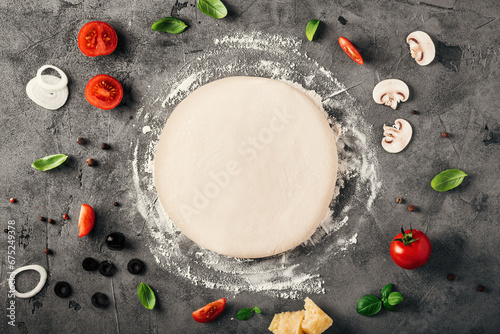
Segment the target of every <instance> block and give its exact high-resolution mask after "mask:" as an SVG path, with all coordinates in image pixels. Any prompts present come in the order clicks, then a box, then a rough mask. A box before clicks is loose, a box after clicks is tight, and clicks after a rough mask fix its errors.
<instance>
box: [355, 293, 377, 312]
mask: <svg viewBox="0 0 500 334" xmlns="http://www.w3.org/2000/svg"><path fill="white" fill-rule="evenodd" d="M381 308H382V301H381V300H380V299H378V298H377V297H376V296H374V295H365V296H363V297H361V298H360V299H359V300H358V303H357V304H356V310H357V311H358V313H359V314H361V315H366V316H368V317H369V316H371V315H374V314H377V313H378V312H379V311H380V309H381Z"/></svg>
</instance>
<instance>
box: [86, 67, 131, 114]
mask: <svg viewBox="0 0 500 334" xmlns="http://www.w3.org/2000/svg"><path fill="white" fill-rule="evenodd" d="M85 98H86V99H87V101H89V103H90V104H91V105H93V106H94V107H97V108H99V109H104V110H109V109H113V108H114V107H116V106H117V105H119V104H120V102H121V100H122V98H123V88H122V85H121V84H120V82H119V81H118V80H116V79H115V78H113V77H112V76H109V75H107V74H99V75H96V76H95V77H93V78H92V79H90V80H89V82H88V83H87V86H86V87H85Z"/></svg>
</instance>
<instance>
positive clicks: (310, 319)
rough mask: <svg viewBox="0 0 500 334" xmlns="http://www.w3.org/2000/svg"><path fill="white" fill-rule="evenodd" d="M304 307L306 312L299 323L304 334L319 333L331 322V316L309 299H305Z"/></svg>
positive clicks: (328, 326)
mask: <svg viewBox="0 0 500 334" xmlns="http://www.w3.org/2000/svg"><path fill="white" fill-rule="evenodd" d="M304 308H305V309H306V311H305V312H306V314H305V316H304V320H303V321H302V324H301V326H302V330H303V331H304V334H321V333H323V332H324V331H326V330H327V329H328V328H330V326H331V325H332V324H333V320H332V318H330V317H329V316H328V314H326V313H325V312H324V311H323V310H322V309H320V308H319V307H318V306H317V305H316V304H314V302H313V301H312V300H311V299H309V298H306V299H305V306H304Z"/></svg>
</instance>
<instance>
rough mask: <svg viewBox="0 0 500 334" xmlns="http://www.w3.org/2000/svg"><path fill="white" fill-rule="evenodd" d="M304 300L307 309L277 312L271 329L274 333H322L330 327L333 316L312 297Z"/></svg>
mask: <svg viewBox="0 0 500 334" xmlns="http://www.w3.org/2000/svg"><path fill="white" fill-rule="evenodd" d="M304 301H305V304H304V308H305V311H304V310H303V311H297V312H283V313H277V314H275V315H274V318H273V321H271V325H269V330H270V331H271V332H273V333H274V334H321V333H323V332H324V331H326V330H327V329H328V328H330V326H331V325H332V324H333V320H332V318H330V317H329V316H328V315H327V314H326V313H325V312H324V311H323V310H322V309H320V308H319V307H318V306H317V305H316V304H314V302H313V301H312V300H311V299H309V298H306V299H305V300H304Z"/></svg>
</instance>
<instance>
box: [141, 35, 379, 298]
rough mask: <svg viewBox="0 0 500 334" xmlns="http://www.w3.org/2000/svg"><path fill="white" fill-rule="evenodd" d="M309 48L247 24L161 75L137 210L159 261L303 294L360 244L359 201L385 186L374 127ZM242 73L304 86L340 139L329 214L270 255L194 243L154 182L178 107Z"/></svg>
mask: <svg viewBox="0 0 500 334" xmlns="http://www.w3.org/2000/svg"><path fill="white" fill-rule="evenodd" d="M301 48H302V42H301V40H300V39H298V38H293V37H283V36H280V35H269V34H266V33H260V32H250V33H247V32H241V33H233V34H231V36H222V37H219V38H216V39H215V40H214V44H213V48H212V49H209V50H205V51H204V52H203V53H200V54H197V55H196V56H195V57H194V58H193V59H191V60H189V61H187V63H186V64H185V65H184V66H183V67H182V68H181V69H180V70H179V71H178V72H177V73H176V74H174V75H173V76H171V75H169V78H168V80H167V81H165V78H164V77H163V76H162V77H158V78H157V82H153V83H154V84H152V85H151V86H152V87H155V88H153V89H151V93H150V94H151V95H149V96H147V97H146V98H144V99H143V101H142V106H141V108H140V109H139V111H138V113H137V115H136V119H137V120H138V122H142V124H141V125H142V126H143V128H142V129H143V131H142V132H143V133H144V135H142V136H140V137H138V139H137V142H136V143H135V144H134V145H135V147H134V156H133V161H132V172H133V184H134V187H135V189H136V191H137V209H138V212H139V213H140V214H141V215H142V216H143V218H144V219H145V220H146V229H147V230H148V233H149V234H150V235H151V242H150V244H149V248H150V250H151V253H152V254H153V256H154V258H155V260H156V262H157V263H158V264H159V265H160V266H162V267H163V268H165V269H167V270H169V272H173V273H175V274H177V275H178V276H180V277H183V278H185V279H187V280H189V281H190V282H191V283H192V284H194V285H198V286H203V287H206V288H211V289H222V290H225V291H228V292H234V293H238V292H240V291H255V292H264V293H268V294H272V295H274V296H276V297H282V298H303V296H304V295H308V294H319V293H324V292H325V289H324V284H325V279H326V278H324V277H321V274H320V273H321V268H322V267H324V266H328V264H329V262H330V261H334V260H335V259H336V258H339V257H340V258H341V257H342V256H346V255H347V254H348V252H349V251H351V250H353V249H355V246H356V244H357V240H358V232H359V230H360V228H361V226H360V225H359V224H360V222H359V221H360V219H359V217H356V219H353V217H352V216H351V210H352V209H353V208H355V207H359V206H360V205H363V204H364V205H365V206H366V209H367V210H368V211H369V210H370V208H371V205H372V204H373V201H374V200H375V198H376V196H377V192H378V190H379V189H380V186H381V183H380V181H379V179H378V175H377V170H376V168H377V167H376V166H378V163H377V160H376V157H375V154H374V152H373V151H372V150H370V149H369V147H370V145H369V144H368V143H369V140H368V138H367V133H370V127H369V126H368V125H367V124H365V123H364V121H363V120H362V117H360V110H359V108H358V106H357V105H356V103H355V100H354V99H353V98H352V97H351V96H350V95H349V94H348V92H347V89H346V87H345V86H344V85H342V84H341V83H339V82H338V81H337V79H336V78H335V75H334V73H332V72H330V71H328V70H326V69H325V68H323V67H321V66H320V65H319V64H318V63H317V62H316V61H315V60H313V59H311V58H309V57H308V56H307V55H305V53H301V52H300V50H301ZM236 75H248V76H260V77H266V78H271V79H276V80H280V81H283V82H285V83H288V84H290V85H291V86H293V87H295V88H297V89H299V90H300V91H302V92H303V93H305V94H306V95H307V96H309V97H310V98H311V99H312V100H313V101H314V102H315V103H316V105H318V107H320V109H322V110H323V111H324V112H325V116H326V117H327V118H328V119H329V121H330V124H332V131H333V132H334V133H335V135H336V138H337V150H338V156H339V161H338V175H337V185H336V188H335V194H334V198H333V200H332V203H331V205H330V210H328V212H326V215H325V219H324V221H323V223H322V224H321V225H320V227H318V229H317V230H316V232H315V233H314V234H313V235H312V236H311V237H310V238H309V240H308V241H306V242H305V243H303V244H302V245H300V246H298V247H296V248H295V249H293V250H290V251H287V252H285V253H283V254H279V255H276V256H273V257H269V258H264V259H237V258H231V257H227V256H223V255H219V254H216V253H213V252H211V251H208V250H205V249H202V248H201V247H199V246H198V245H196V244H194V243H193V242H192V241H190V240H189V239H188V238H187V237H185V236H184V235H183V234H182V233H180V231H179V230H178V229H177V228H176V227H175V225H174V223H173V222H172V221H171V220H170V219H169V218H168V216H167V214H166V213H165V212H164V210H163V209H162V207H161V204H160V202H159V201H158V198H157V195H156V191H155V188H154V184H153V168H152V166H153V161H154V151H155V148H156V145H157V143H158V139H159V136H160V133H161V130H162V129H163V126H164V125H165V123H166V121H167V119H168V116H170V114H171V113H172V111H173V109H174V108H175V106H176V105H177V104H178V103H179V102H180V101H182V100H183V99H184V98H185V97H186V96H187V95H188V94H190V93H191V92H192V91H194V90H195V89H196V88H198V87H200V86H202V85H204V84H206V83H209V82H211V81H214V80H217V79H221V78H224V77H228V76H236ZM153 81H154V79H153ZM156 87H157V88H156ZM146 130H147V131H146Z"/></svg>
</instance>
